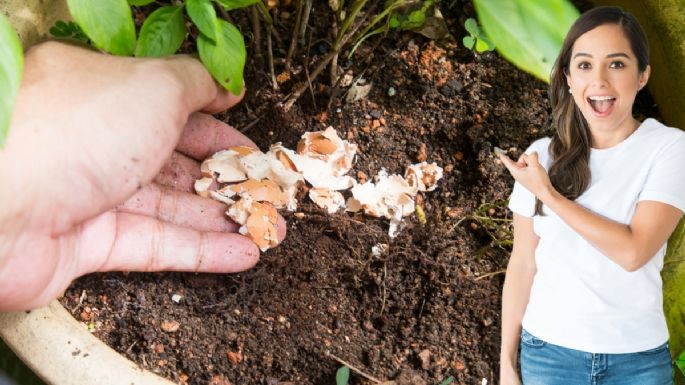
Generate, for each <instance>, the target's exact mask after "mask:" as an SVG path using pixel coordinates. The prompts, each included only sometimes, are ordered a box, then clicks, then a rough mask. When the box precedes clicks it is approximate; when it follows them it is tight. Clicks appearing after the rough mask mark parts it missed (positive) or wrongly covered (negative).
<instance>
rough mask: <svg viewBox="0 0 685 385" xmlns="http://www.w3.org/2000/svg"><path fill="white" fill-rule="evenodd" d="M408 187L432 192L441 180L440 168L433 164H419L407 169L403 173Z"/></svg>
mask: <svg viewBox="0 0 685 385" xmlns="http://www.w3.org/2000/svg"><path fill="white" fill-rule="evenodd" d="M404 177H405V178H406V179H407V181H408V182H409V184H410V185H412V186H415V187H416V188H417V189H418V190H419V191H433V190H435V189H436V188H437V187H438V186H437V183H438V181H439V180H440V179H442V167H439V166H438V165H437V164H435V163H431V164H428V163H426V162H421V163H418V164H413V165H411V166H409V167H407V171H405V173H404Z"/></svg>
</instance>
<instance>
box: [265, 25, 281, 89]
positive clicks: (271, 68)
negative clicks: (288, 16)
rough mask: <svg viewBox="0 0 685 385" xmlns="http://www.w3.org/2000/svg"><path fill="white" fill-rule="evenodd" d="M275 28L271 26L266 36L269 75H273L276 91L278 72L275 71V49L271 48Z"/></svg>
mask: <svg viewBox="0 0 685 385" xmlns="http://www.w3.org/2000/svg"><path fill="white" fill-rule="evenodd" d="M273 28H274V26H273V24H269V26H268V27H267V34H266V46H267V50H268V51H267V54H268V57H269V73H270V74H271V86H272V87H273V89H274V90H277V89H278V81H276V71H275V70H274V54H273V47H272V46H271V30H272V29H273Z"/></svg>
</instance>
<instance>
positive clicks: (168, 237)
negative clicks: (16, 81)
mask: <svg viewBox="0 0 685 385" xmlns="http://www.w3.org/2000/svg"><path fill="white" fill-rule="evenodd" d="M240 99H241V96H239V97H236V96H234V95H230V94H228V93H227V92H226V91H224V90H222V89H220V88H219V87H218V86H217V85H216V83H215V82H214V81H213V80H212V78H211V76H210V75H209V74H208V73H207V71H206V70H205V69H204V67H202V65H201V64H200V63H199V61H197V60H196V59H193V58H191V57H189V56H173V57H170V58H165V59H136V58H129V57H114V56H110V55H105V54H101V53H97V52H94V51H91V50H87V49H83V48H77V47H73V46H69V45H65V44H60V43H54V42H53V43H46V44H43V45H40V46H38V47H36V48H34V49H32V50H30V51H29V52H28V53H27V54H26V58H25V70H24V76H23V80H22V84H21V88H20V91H19V96H18V99H17V103H16V105H15V109H14V113H13V116H12V123H11V126H10V132H9V135H8V138H7V143H6V146H5V148H4V149H2V150H0V180H1V181H2V182H1V183H0V202H1V204H0V310H19V309H30V308H34V307H37V306H40V305H43V304H46V303H47V302H49V301H50V300H52V299H54V298H55V297H57V296H59V295H60V294H61V293H62V292H63V291H64V290H65V288H66V287H67V286H68V285H69V283H70V282H71V281H72V280H73V279H74V278H76V277H78V276H81V275H83V274H86V273H90V272H96V271H110V270H124V271H157V270H172V271H195V272H198V271H202V272H235V271H241V270H244V269H247V268H250V267H251V266H253V265H254V264H255V263H256V262H257V260H258V259H259V249H258V248H257V246H256V245H255V244H254V243H252V242H251V241H250V240H248V239H247V238H245V237H243V236H241V235H239V234H237V233H236V230H237V226H236V225H235V224H234V223H232V222H230V221H229V220H227V219H226V217H225V215H224V211H225V206H224V204H223V203H219V202H215V201H212V200H209V199H205V198H201V197H199V196H196V195H195V194H193V192H192V191H193V182H194V179H195V178H197V177H198V176H199V165H198V161H199V160H202V159H204V158H205V157H207V156H209V155H211V154H212V153H213V152H215V151H217V150H219V149H224V148H227V147H229V146H234V145H248V146H253V147H256V146H255V145H254V143H252V142H251V141H250V140H249V139H247V138H246V137H244V136H243V135H242V134H240V133H239V132H237V131H236V130H234V129H233V128H231V127H229V126H228V125H226V124H224V123H223V122H220V121H218V120H216V119H214V118H212V117H211V116H209V115H204V114H201V113H197V112H195V111H206V112H218V111H221V110H224V109H226V108H229V107H230V106H232V105H234V104H236V103H237V102H238V101H239V100H240ZM174 149H176V151H177V152H174ZM160 171H161V172H160ZM155 182H156V183H155ZM279 219H280V224H279V239H283V237H284V236H285V224H284V221H283V219H282V218H279Z"/></svg>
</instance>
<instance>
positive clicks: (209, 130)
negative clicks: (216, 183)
mask: <svg viewBox="0 0 685 385" xmlns="http://www.w3.org/2000/svg"><path fill="white" fill-rule="evenodd" d="M234 146H246V147H252V148H257V145H256V144H255V143H254V142H253V141H252V140H250V138H248V137H247V136H245V135H243V134H242V133H240V131H238V130H236V129H235V128H233V127H231V126H229V125H228V124H226V123H224V122H222V121H221V120H218V119H216V118H214V117H213V116H212V115H207V114H203V113H201V112H195V113H193V114H191V115H190V117H188V121H187V122H186V125H185V127H183V132H182V133H181V138H180V139H179V141H178V144H177V145H176V150H177V151H178V152H180V153H182V154H184V155H186V156H188V157H190V158H193V159H195V160H197V161H203V160H205V159H206V158H207V157H209V156H210V155H212V154H214V153H215V152H217V151H221V150H226V149H227V148H229V147H234Z"/></svg>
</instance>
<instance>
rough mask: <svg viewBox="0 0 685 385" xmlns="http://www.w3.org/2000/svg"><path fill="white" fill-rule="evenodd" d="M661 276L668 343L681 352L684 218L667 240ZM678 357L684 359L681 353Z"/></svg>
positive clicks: (683, 339)
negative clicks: (668, 335) (668, 336)
mask: <svg viewBox="0 0 685 385" xmlns="http://www.w3.org/2000/svg"><path fill="white" fill-rule="evenodd" d="M661 277H662V279H663V291H664V313H665V315H666V323H668V329H669V334H670V336H671V337H670V341H669V344H670V345H671V351H672V352H682V351H683V350H685V323H683V319H685V295H683V293H685V220H681V221H680V224H678V227H676V229H675V231H674V232H673V234H671V238H670V239H669V240H668V248H667V250H666V256H665V257H664V268H663V269H662V270H661ZM680 358H683V359H685V357H684V356H683V354H681V355H680ZM681 362H682V361H681ZM681 368H682V367H681Z"/></svg>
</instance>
